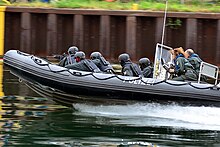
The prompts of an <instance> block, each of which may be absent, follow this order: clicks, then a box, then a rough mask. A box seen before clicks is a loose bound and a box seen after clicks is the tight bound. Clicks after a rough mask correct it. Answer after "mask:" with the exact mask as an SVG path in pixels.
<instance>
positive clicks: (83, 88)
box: [4, 45, 220, 105]
mask: <svg viewBox="0 0 220 147" xmlns="http://www.w3.org/2000/svg"><path fill="white" fill-rule="evenodd" d="M167 50H169V48H166V49H165V50H164V48H163V46H160V45H157V51H156V54H155V61H154V62H155V65H154V69H155V70H154V78H143V77H128V76H122V75H117V74H105V73H92V72H84V71H77V70H72V69H67V68H64V67H60V66H58V65H56V64H53V63H50V62H49V61H47V60H45V59H42V58H39V57H37V56H34V55H30V54H27V53H23V52H21V51H18V50H9V51H7V52H6V53H5V55H4V64H5V65H7V66H8V67H9V68H10V71H11V73H12V74H14V75H16V76H17V77H18V78H19V80H21V81H23V82H24V83H25V84H26V85H27V86H28V87H30V88H31V89H32V90H34V91H35V92H37V93H38V94H40V95H41V96H43V97H47V98H51V99H53V100H54V101H56V102H59V103H62V104H64V105H72V103H74V102H76V101H78V102H79V101H80V102H86V101H96V102H97V101H100V102H106V101H108V102H112V101H113V100H118V101H122V102H123V101H124V100H126V101H152V100H156V101H165V102H168V101H179V102H181V101H187V102H190V103H191V102H196V103H197V104H210V102H211V104H215V105H216V104H220V87H218V86H217V84H207V83H198V82H190V81H187V82H179V81H172V80H167V79H166V78H162V77H163V76H164V75H163V74H161V73H162V70H163V69H162V66H161V65H160V63H159V61H160V60H161V58H163V60H164V61H165V62H168V61H169V60H171V59H170V55H169V54H168V52H167ZM159 70H160V72H158V71H159ZM158 73H159V74H158ZM201 102H205V103H201Z"/></svg>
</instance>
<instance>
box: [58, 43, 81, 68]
mask: <svg viewBox="0 0 220 147" xmlns="http://www.w3.org/2000/svg"><path fill="white" fill-rule="evenodd" d="M78 51H79V49H78V48H77V47H76V46H71V47H70V48H69V49H68V51H67V52H68V55H66V56H65V57H63V58H62V60H61V61H60V62H59V64H58V65H59V66H63V67H64V66H66V65H69V64H73V63H75V62H76V60H75V56H74V55H75V54H76V52H78Z"/></svg>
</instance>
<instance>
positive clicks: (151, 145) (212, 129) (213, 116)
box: [0, 65, 220, 147]
mask: <svg viewBox="0 0 220 147" xmlns="http://www.w3.org/2000/svg"><path fill="white" fill-rule="evenodd" d="M0 68H3V67H2V65H0ZM2 73H3V75H4V76H3V75H2ZM2 77H3V78H2ZM0 80H2V82H0V84H2V85H3V87H2V85H0V93H1V95H2V96H1V98H0V145H1V146H37V147H38V146H62V147H84V146H86V147H106V146H108V147H110V146H111V147H141V146H147V147H158V146H161V147H183V146H184V147H185V146H188V147H189V146H190V147H201V146H204V147H207V146H209V147H217V146H220V108H218V107H195V106H180V105H177V104H175V103H173V104H169V105H165V104H159V103H140V102H139V103H135V102H134V103H130V104H127V105H126V104H125V105H97V104H94V105H93V104H82V103H74V104H73V107H74V109H69V108H66V107H64V106H61V105H58V104H56V103H54V102H53V101H51V100H48V99H46V98H42V97H40V96H39V95H37V94H36V93H34V92H33V91H31V90H30V89H28V88H27V86H25V85H24V84H23V83H19V82H18V79H17V78H16V77H14V76H13V75H11V74H10V73H9V71H8V70H7V69H6V68H5V69H4V72H3V70H2V69H1V70H0ZM1 87H2V88H1ZM24 96H25V97H24Z"/></svg>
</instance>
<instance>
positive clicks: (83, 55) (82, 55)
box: [75, 51, 86, 59]
mask: <svg viewBox="0 0 220 147" xmlns="http://www.w3.org/2000/svg"><path fill="white" fill-rule="evenodd" d="M75 58H80V59H85V58H86V55H85V53H84V52H82V51H79V52H76V54H75Z"/></svg>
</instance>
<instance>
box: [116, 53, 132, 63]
mask: <svg viewBox="0 0 220 147" xmlns="http://www.w3.org/2000/svg"><path fill="white" fill-rule="evenodd" d="M118 61H119V62H127V61H130V56H129V55H128V54H127V53H123V54H121V55H119V56H118Z"/></svg>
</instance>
